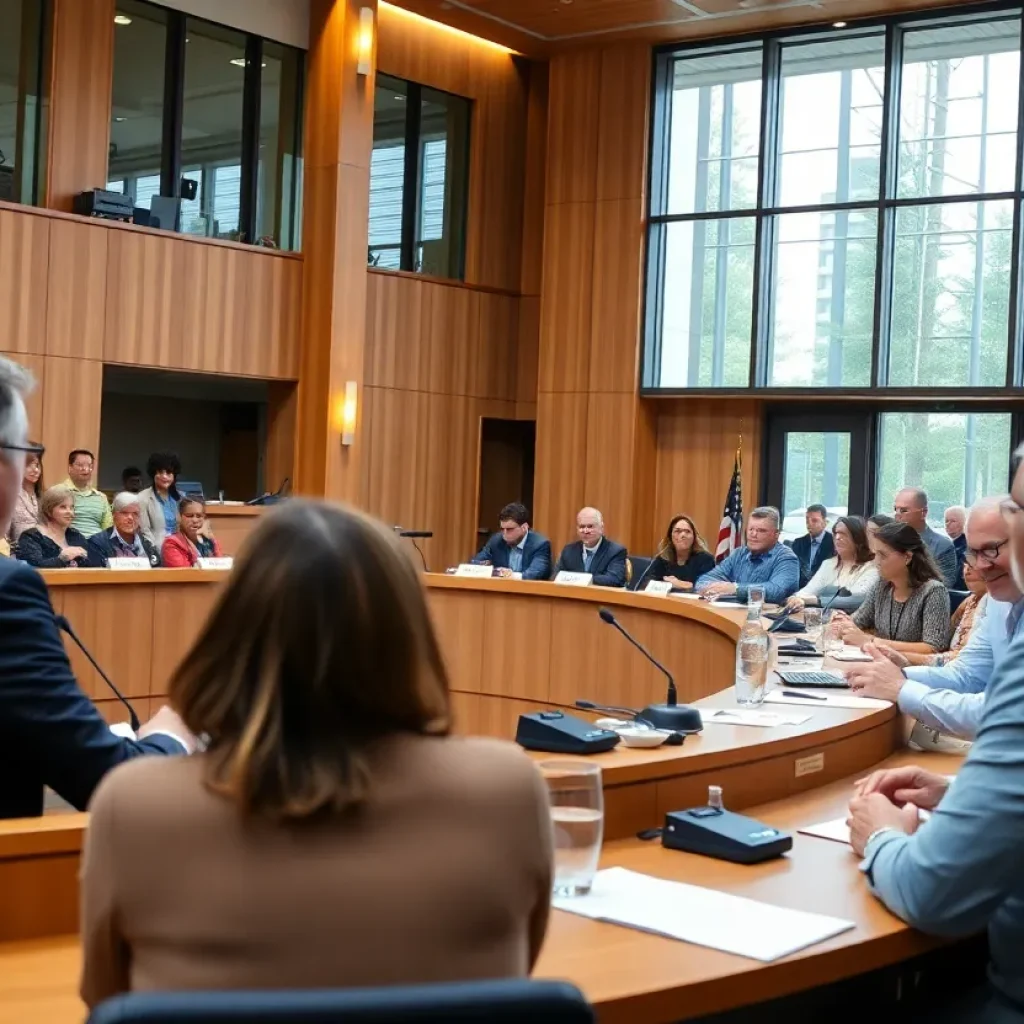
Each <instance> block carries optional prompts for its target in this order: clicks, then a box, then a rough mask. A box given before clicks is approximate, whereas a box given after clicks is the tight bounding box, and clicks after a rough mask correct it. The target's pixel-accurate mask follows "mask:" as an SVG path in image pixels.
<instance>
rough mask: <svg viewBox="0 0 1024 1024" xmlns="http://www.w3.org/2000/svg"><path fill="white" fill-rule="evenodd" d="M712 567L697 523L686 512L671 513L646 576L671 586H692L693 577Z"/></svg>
mask: <svg viewBox="0 0 1024 1024" xmlns="http://www.w3.org/2000/svg"><path fill="white" fill-rule="evenodd" d="M714 567H715V558H714V555H712V554H711V552H710V551H708V546H707V544H706V543H705V541H704V538H703V537H702V536H701V535H700V534H699V533H698V532H697V524H696V523H695V522H694V521H693V520H692V519H691V518H690V517H689V516H687V515H682V514H680V515H675V516H673V517H672V519H671V520H670V521H669V524H668V529H667V530H666V531H665V540H664V541H663V543H662V545H661V550H660V551H659V552H658V554H657V556H656V557H655V559H654V564H653V565H652V566H651V568H650V570H649V572H648V575H647V578H648V579H652V580H660V581H663V582H667V583H669V584H670V585H671V587H672V589H673V590H693V588H694V585H695V584H696V582H697V580H699V579H700V578H701V576H703V575H704V574H705V573H706V572H711V570H712V569H714Z"/></svg>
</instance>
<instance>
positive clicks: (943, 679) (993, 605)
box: [846, 498, 1024, 740]
mask: <svg viewBox="0 0 1024 1024" xmlns="http://www.w3.org/2000/svg"><path fill="white" fill-rule="evenodd" d="M1005 500H1006V499H1005V498H986V499H985V500H984V501H980V502H978V503H977V504H976V505H975V506H974V507H973V508H972V509H971V511H970V515H969V516H968V519H967V533H966V536H967V538H968V546H967V547H966V549H965V557H966V559H967V562H968V563H969V564H970V565H971V566H972V567H973V568H974V571H975V572H976V573H977V574H978V575H979V576H980V577H981V578H982V579H983V580H984V581H985V583H986V584H987V586H988V597H987V598H986V600H985V603H984V605H982V607H980V608H979V609H978V612H977V614H978V615H979V616H980V619H978V620H976V621H975V624H974V628H973V629H972V631H971V636H970V639H969V640H968V641H967V644H966V645H965V646H964V648H963V650H962V651H961V652H960V655H959V656H958V657H957V658H955V659H954V660H953V661H950V662H949V663H948V664H946V665H941V666H930V665H929V666H924V665H918V666H911V665H910V664H909V663H908V661H907V659H906V658H905V657H904V656H903V655H901V654H900V653H899V652H898V651H894V650H892V649H891V648H889V647H887V646H886V645H884V644H879V645H877V648H874V645H872V648H874V649H872V648H868V650H869V652H870V653H871V654H872V657H873V658H874V659H875V660H874V661H873V662H872V663H871V664H864V665H854V666H851V668H850V669H849V670H848V671H847V673H846V677H847V679H848V680H849V682H850V685H851V686H852V687H853V689H854V691H855V692H857V693H859V694H860V695H862V696H865V697H879V698H881V699H882V700H890V701H892V702H893V703H895V704H898V705H899V708H900V711H902V712H904V714H908V715H913V717H914V718H916V719H917V720H918V721H919V722H921V723H923V724H924V725H925V726H926V727H928V728H929V729H935V730H938V731H940V732H944V733H947V734H949V735H951V736H956V737H959V738H960V739H966V740H973V739H974V737H975V735H976V734H977V732H978V726H979V724H980V722H981V713H982V711H983V710H984V707H985V691H986V689H987V687H988V685H989V683H990V682H991V680H992V677H993V675H994V673H995V671H996V669H997V668H998V667H999V666H1000V665H1001V664H1002V662H1003V660H1004V659H1005V658H1006V655H1007V653H1008V651H1009V649H1010V645H1011V643H1012V642H1013V641H1014V640H1015V639H1016V638H1017V637H1018V636H1021V635H1024V596H1022V594H1021V591H1020V589H1019V588H1018V586H1017V583H1016V581H1015V580H1014V578H1013V572H1012V571H1011V551H1010V530H1009V526H1008V525H1007V523H1006V519H1005V517H1004V515H1003V511H1002V507H1003V505H1004V503H1005Z"/></svg>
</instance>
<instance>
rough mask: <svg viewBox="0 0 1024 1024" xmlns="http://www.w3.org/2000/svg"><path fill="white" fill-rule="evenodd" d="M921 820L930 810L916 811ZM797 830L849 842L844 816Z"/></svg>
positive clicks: (927, 816) (924, 819) (927, 817)
mask: <svg viewBox="0 0 1024 1024" xmlns="http://www.w3.org/2000/svg"><path fill="white" fill-rule="evenodd" d="M917 813H918V816H919V818H920V819H921V821H927V820H928V819H929V818H930V817H931V816H932V815H931V811H918V812H917ZM797 832H801V833H803V834H804V835H805V836H818V838H820V839H832V840H833V841H835V842H837V843H846V844H847V845H849V843H850V828H849V826H848V825H847V824H846V819H845V818H836V819H835V820H834V821H823V822H821V823H820V824H817V825H805V826H804V827H803V828H798V829H797Z"/></svg>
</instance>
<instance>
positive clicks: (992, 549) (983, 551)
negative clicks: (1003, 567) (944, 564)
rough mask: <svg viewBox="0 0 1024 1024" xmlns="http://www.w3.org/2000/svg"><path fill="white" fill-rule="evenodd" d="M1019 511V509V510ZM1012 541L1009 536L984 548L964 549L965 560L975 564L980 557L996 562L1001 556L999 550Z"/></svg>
mask: <svg viewBox="0 0 1024 1024" xmlns="http://www.w3.org/2000/svg"><path fill="white" fill-rule="evenodd" d="M1018 511H1019V510H1018ZM1009 543H1010V540H1009V538H1007V539H1006V540H1004V541H1000V542H999V543H998V544H986V545H985V547H983V548H967V550H966V551H964V560H965V561H966V562H967V563H968V564H969V565H974V564H975V563H976V562H977V561H978V559H979V558H984V559H985V561H986V562H992V563H994V562H995V560H996V559H997V558H998V557H999V552H1000V551H1002V550H1003V548H1004V547H1006V545H1007V544H1009Z"/></svg>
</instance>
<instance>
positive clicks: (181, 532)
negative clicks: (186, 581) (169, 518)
mask: <svg viewBox="0 0 1024 1024" xmlns="http://www.w3.org/2000/svg"><path fill="white" fill-rule="evenodd" d="M205 525H206V505H205V504H204V502H203V499H202V498H196V497H186V498H182V499H181V504H180V505H179V506H178V532H177V533H172V534H171V535H170V537H168V538H167V539H166V540H165V541H164V546H163V549H162V552H161V554H162V556H163V562H164V568H166V569H189V568H191V567H193V566H194V565H195V564H196V562H198V560H199V559H200V558H220V557H221V551H220V545H219V544H218V543H217V541H216V539H215V538H214V537H204V536H202V534H201V533H200V531H201V530H202V529H203V527H204V526H205Z"/></svg>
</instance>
